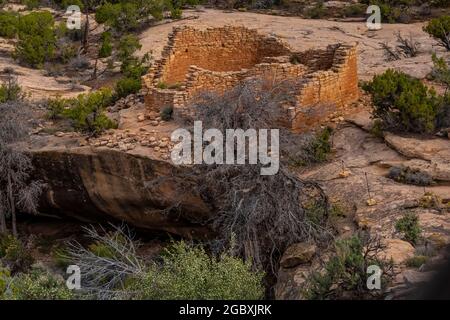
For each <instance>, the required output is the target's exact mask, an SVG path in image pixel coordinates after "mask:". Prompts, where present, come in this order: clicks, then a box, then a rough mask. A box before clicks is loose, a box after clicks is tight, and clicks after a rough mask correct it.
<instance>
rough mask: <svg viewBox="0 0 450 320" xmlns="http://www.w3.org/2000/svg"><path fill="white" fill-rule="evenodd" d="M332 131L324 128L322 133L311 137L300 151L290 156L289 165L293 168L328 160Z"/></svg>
mask: <svg viewBox="0 0 450 320" xmlns="http://www.w3.org/2000/svg"><path fill="white" fill-rule="evenodd" d="M332 133H333V129H331V128H330V127H326V128H325V129H323V130H322V131H320V132H318V133H316V134H315V135H311V136H309V137H308V139H307V140H306V142H305V144H304V145H303V146H302V147H301V150H300V151H298V152H296V153H295V155H294V156H291V158H290V160H291V164H293V165H294V166H308V165H311V164H314V163H321V162H325V161H327V160H328V158H329V156H330V152H331V141H330V139H331V135H332Z"/></svg>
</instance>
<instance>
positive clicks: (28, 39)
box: [14, 11, 56, 67]
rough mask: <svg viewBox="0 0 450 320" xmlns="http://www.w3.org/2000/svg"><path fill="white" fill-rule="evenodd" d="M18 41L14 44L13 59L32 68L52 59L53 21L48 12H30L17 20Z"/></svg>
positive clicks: (53, 42)
mask: <svg viewBox="0 0 450 320" xmlns="http://www.w3.org/2000/svg"><path fill="white" fill-rule="evenodd" d="M18 33H19V41H18V42H17V44H16V48H15V53H14V56H15V58H17V59H19V60H21V61H23V62H25V63H27V64H29V65H31V66H33V67H40V66H42V64H43V63H44V62H45V61H48V60H49V59H51V58H53V56H54V52H55V47H56V35H55V30H54V20H53V16H52V14H51V13H50V12H47V11H46V12H31V13H30V14H27V15H25V16H21V17H20V18H19V23H18Z"/></svg>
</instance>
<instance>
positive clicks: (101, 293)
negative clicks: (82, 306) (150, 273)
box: [62, 224, 145, 300]
mask: <svg viewBox="0 0 450 320" xmlns="http://www.w3.org/2000/svg"><path fill="white" fill-rule="evenodd" d="M111 226H112V228H113V231H110V232H107V231H106V230H105V229H104V228H103V227H101V230H99V231H98V230H96V229H95V228H94V227H92V226H91V227H85V228H84V230H85V232H86V236H87V237H88V239H89V240H91V241H93V244H92V245H91V246H89V247H88V248H85V247H84V246H83V245H81V244H80V243H79V242H77V241H75V242H71V243H69V244H68V247H67V249H66V252H65V253H64V254H63V255H62V257H63V258H65V259H67V260H68V261H70V262H71V263H72V264H75V265H77V266H78V267H80V270H81V279H82V283H81V285H82V290H83V291H85V292H86V293H87V294H91V295H93V296H94V297H97V298H98V299H106V300H108V299H112V298H115V297H116V295H117V292H120V291H117V289H121V288H123V287H124V285H125V281H126V279H127V278H128V277H131V276H132V277H137V276H139V275H143V274H144V273H145V263H144V262H143V261H142V260H141V258H140V257H139V256H138V254H137V252H136V249H137V247H138V246H139V243H138V242H136V241H135V240H133V237H132V236H131V233H130V231H129V230H128V228H127V227H125V226H119V227H118V226H114V225H112V224H111Z"/></svg>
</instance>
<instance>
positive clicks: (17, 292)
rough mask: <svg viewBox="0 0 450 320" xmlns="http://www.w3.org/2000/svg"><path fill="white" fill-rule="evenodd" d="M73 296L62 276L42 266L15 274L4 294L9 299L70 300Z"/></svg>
mask: <svg viewBox="0 0 450 320" xmlns="http://www.w3.org/2000/svg"><path fill="white" fill-rule="evenodd" d="M72 297H73V293H72V292H71V291H70V290H69V289H68V288H67V286H66V283H65V281H64V279H63V278H62V277H57V276H55V275H52V274H51V273H49V272H48V271H46V270H43V269H40V268H34V269H32V270H31V272H29V273H22V274H18V275H17V276H15V277H14V278H13V279H12V280H11V282H10V284H9V290H8V291H7V292H6V293H5V294H4V298H5V299H8V300H68V299H71V298H72Z"/></svg>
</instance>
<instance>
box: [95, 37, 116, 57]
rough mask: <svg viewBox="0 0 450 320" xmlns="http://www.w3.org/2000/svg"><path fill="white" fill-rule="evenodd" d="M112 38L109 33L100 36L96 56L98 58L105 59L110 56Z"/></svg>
mask: <svg viewBox="0 0 450 320" xmlns="http://www.w3.org/2000/svg"><path fill="white" fill-rule="evenodd" d="M111 40H112V36H111V33H110V32H104V33H103V34H102V45H101V47H100V50H99V53H98V56H99V57H100V58H106V57H109V56H110V55H111V54H112V49H113V47H112V43H111Z"/></svg>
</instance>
